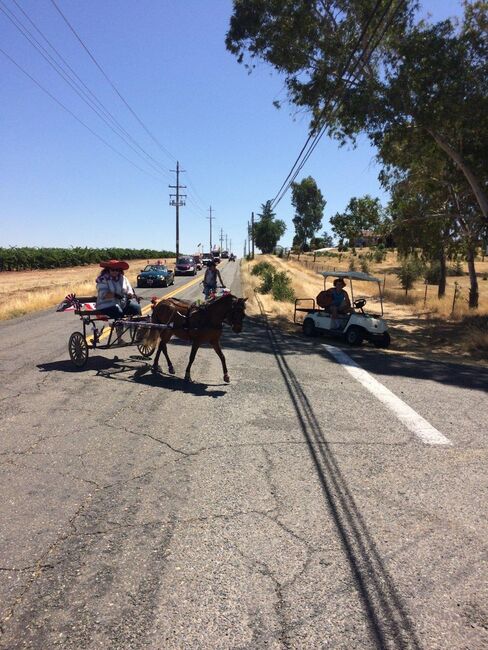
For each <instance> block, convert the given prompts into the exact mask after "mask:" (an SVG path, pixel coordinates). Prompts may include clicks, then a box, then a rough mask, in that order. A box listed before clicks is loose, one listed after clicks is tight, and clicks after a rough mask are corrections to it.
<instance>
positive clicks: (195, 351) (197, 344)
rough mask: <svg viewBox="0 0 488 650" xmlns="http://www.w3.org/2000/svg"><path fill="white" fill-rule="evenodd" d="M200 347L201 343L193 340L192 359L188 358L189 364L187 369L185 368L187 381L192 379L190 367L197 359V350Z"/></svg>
mask: <svg viewBox="0 0 488 650" xmlns="http://www.w3.org/2000/svg"><path fill="white" fill-rule="evenodd" d="M199 347H200V343H197V342H196V341H193V343H192V346H191V352H190V359H189V360H188V365H187V366H186V370H185V381H191V377H190V368H191V366H192V364H193V362H194V361H195V357H196V356H197V351H198V348H199Z"/></svg>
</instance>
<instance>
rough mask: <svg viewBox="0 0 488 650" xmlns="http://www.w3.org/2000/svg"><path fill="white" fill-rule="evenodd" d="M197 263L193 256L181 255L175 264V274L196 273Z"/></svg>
mask: <svg viewBox="0 0 488 650" xmlns="http://www.w3.org/2000/svg"><path fill="white" fill-rule="evenodd" d="M196 274H197V264H196V262H195V259H194V258H193V257H191V256H187V257H179V258H178V259H177V261H176V265H175V275H196Z"/></svg>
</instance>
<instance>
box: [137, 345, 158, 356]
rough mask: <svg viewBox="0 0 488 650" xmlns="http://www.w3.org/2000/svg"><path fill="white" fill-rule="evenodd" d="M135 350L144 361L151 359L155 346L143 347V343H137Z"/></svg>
mask: <svg viewBox="0 0 488 650" xmlns="http://www.w3.org/2000/svg"><path fill="white" fill-rule="evenodd" d="M137 349H138V350H139V352H140V353H141V355H142V356H143V357H144V358H145V359H149V358H150V357H152V355H153V353H154V350H155V349H156V346H155V345H144V343H139V345H138V346H137Z"/></svg>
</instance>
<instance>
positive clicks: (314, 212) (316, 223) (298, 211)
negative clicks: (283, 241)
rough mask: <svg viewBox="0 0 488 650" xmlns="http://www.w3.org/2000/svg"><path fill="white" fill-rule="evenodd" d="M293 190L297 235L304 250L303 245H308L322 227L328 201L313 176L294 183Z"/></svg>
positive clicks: (294, 219)
mask: <svg viewBox="0 0 488 650" xmlns="http://www.w3.org/2000/svg"><path fill="white" fill-rule="evenodd" d="M291 191H292V196H291V203H292V205H293V207H294V208H295V216H294V217H293V223H294V225H295V237H296V240H297V243H299V244H300V245H301V248H302V250H303V246H304V245H307V244H308V241H309V240H311V239H312V237H313V236H314V235H315V233H316V232H317V231H318V230H320V228H321V227H322V218H323V216H324V207H325V204H326V201H325V199H324V197H323V196H322V192H321V191H320V190H319V188H318V187H317V183H316V182H315V180H314V179H313V178H312V177H311V176H307V178H304V179H303V180H301V181H300V183H292V184H291Z"/></svg>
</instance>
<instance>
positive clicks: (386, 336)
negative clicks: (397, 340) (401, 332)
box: [373, 332, 391, 348]
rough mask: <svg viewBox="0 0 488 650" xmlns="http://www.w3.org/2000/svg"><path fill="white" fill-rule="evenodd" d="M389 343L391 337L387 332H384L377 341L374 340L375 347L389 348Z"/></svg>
mask: <svg viewBox="0 0 488 650" xmlns="http://www.w3.org/2000/svg"><path fill="white" fill-rule="evenodd" d="M390 343H391V338H390V335H389V334H388V332H385V333H384V334H383V336H382V337H381V339H380V340H379V341H375V342H374V344H373V345H374V347H375V348H389V347H390Z"/></svg>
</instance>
